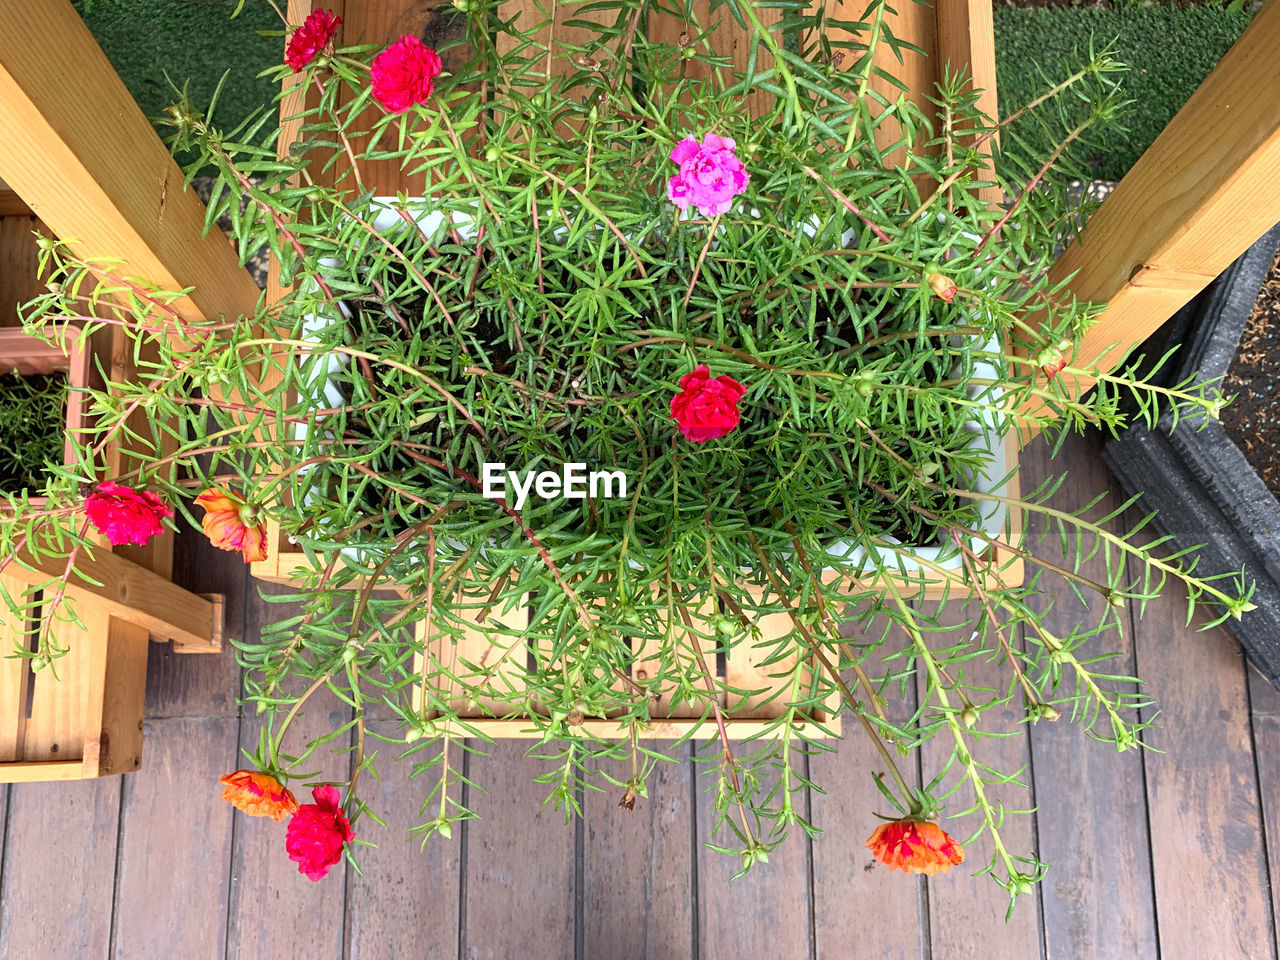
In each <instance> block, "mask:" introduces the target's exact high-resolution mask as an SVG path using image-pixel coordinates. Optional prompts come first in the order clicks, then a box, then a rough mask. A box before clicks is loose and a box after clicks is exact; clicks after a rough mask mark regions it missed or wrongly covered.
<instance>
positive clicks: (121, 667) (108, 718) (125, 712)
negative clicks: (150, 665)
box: [81, 617, 150, 777]
mask: <svg viewBox="0 0 1280 960" xmlns="http://www.w3.org/2000/svg"><path fill="white" fill-rule="evenodd" d="M149 640H150V637H149V636H148V635H147V631H146V630H144V629H143V628H141V627H136V626H134V625H133V624H131V623H128V622H127V621H124V620H119V619H117V618H115V617H112V618H111V626H110V629H109V632H108V635H107V643H108V647H107V677H106V682H105V684H104V690H103V696H102V705H101V709H102V719H101V734H100V743H99V760H98V775H99V776H103V777H106V776H110V775H112V774H117V773H125V772H126V771H129V770H137V769H138V767H139V766H140V765H141V763H142V711H143V704H144V703H145V701H146V687H147V654H148V652H149V647H150V643H149ZM81 642H83V640H81ZM90 716H92V714H90ZM93 737H94V731H93V729H92V728H91V729H90V730H89V731H88V732H87V739H88V741H89V743H90V744H91V743H92V741H93Z"/></svg>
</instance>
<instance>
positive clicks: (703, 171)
mask: <svg viewBox="0 0 1280 960" xmlns="http://www.w3.org/2000/svg"><path fill="white" fill-rule="evenodd" d="M736 146H737V144H736V143H734V142H733V140H732V139H731V138H729V137H719V136H716V135H715V134H714V133H708V134H707V135H706V136H705V137H703V138H702V146H698V141H697V140H695V139H694V138H693V137H685V138H684V139H683V140H681V141H680V142H679V143H677V144H676V146H675V149H674V150H672V151H671V159H672V160H674V161H675V162H676V163H678V164H679V165H680V172H679V173H678V174H676V175H675V176H674V177H672V178H671V179H670V180H669V181H667V197H668V198H669V199H670V200H671V202H672V203H674V204H675V205H676V206H677V207H679V208H680V209H681V210H688V209H689V207H690V205H693V206H695V207H697V208H698V210H699V212H700V213H701V214H702V215H703V216H704V217H714V216H716V215H717V214H721V213H728V212H729V206H730V204H731V202H732V201H733V198H734V197H736V196H737V195H738V194H740V193H742V192H743V191H744V190H746V189H747V181H748V180H750V179H751V177H750V175H749V174H748V173H747V171H746V169H745V168H744V167H743V166H742V161H741V160H739V159H738V158H737V156H736V155H735V154H734V152H733V150H734V147H736Z"/></svg>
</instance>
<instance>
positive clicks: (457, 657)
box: [414, 593, 529, 719]
mask: <svg viewBox="0 0 1280 960" xmlns="http://www.w3.org/2000/svg"><path fill="white" fill-rule="evenodd" d="M477 602H478V601H477V600H475V599H473V598H463V597H462V596H461V593H457V594H455V597H454V607H453V612H454V614H455V616H457V617H458V618H459V619H461V620H462V621H463V624H462V625H461V626H460V627H458V628H457V630H456V632H454V633H448V632H445V628H444V627H442V626H441V624H442V623H444V622H445V621H444V620H443V619H442V618H441V617H440V616H437V618H436V620H435V622H434V623H433V625H432V629H431V634H432V636H431V642H430V646H429V648H428V650H427V652H426V655H427V656H428V657H429V658H430V660H429V663H430V666H429V668H428V669H429V672H430V673H434V672H436V671H437V670H438V669H439V668H441V667H443V668H444V669H445V671H446V672H447V674H448V675H450V676H454V677H456V678H457V682H456V683H450V682H449V681H447V680H444V681H443V682H445V683H446V684H447V685H448V686H449V687H450V688H451V689H453V690H455V691H456V693H457V696H456V697H455V698H454V699H452V700H450V708H451V709H453V710H456V711H457V712H458V713H459V715H460V716H463V717H467V718H469V719H470V718H481V717H493V716H505V715H506V711H507V710H509V707H507V706H506V704H505V702H504V699H502V698H497V697H489V696H483V695H481V696H478V697H476V698H475V699H476V703H475V704H471V703H468V702H467V701H468V696H467V694H466V693H465V690H466V688H467V686H468V685H473V684H475V683H476V682H478V680H479V678H480V677H482V676H484V675H485V674H486V673H487V672H488V671H489V670H491V669H492V668H493V667H494V665H495V664H498V667H497V669H496V671H494V673H493V674H492V679H491V680H490V682H489V683H488V684H487V685H486V686H487V687H489V688H490V689H494V690H500V691H503V692H504V694H510V693H512V692H515V691H518V690H521V689H523V688H524V687H525V686H526V684H527V676H528V668H529V656H528V647H527V646H524V642H523V640H521V639H520V638H515V637H510V636H505V635H503V634H502V633H500V632H498V630H497V629H496V628H497V627H498V626H503V627H505V628H507V629H511V630H524V629H526V628H527V627H528V625H529V601H528V595H527V594H525V595H523V596H522V597H521V598H520V600H519V601H518V602H517V603H515V604H513V605H512V606H511V607H510V608H509V609H501V608H500V606H497V605H496V606H494V607H493V608H491V609H490V610H489V613H488V615H487V616H486V617H485V619H484V622H483V623H481V624H479V625H477V624H476V620H477V618H478V617H479V615H480V614H481V613H482V612H483V609H482V608H481V607H479V606H476V607H471V604H473V603H477ZM425 626H426V624H425V622H420V623H419V624H417V625H416V628H415V629H416V630H417V635H418V637H419V638H420V639H421V638H422V637H423V636H425V633H424V632H423V631H424V629H425ZM450 626H454V627H456V626H457V625H456V624H452V623H450ZM422 659H423V658H422V655H417V656H415V657H414V666H415V669H416V670H417V671H418V672H419V673H421V671H422V666H423V663H422ZM436 682H437V683H439V682H441V681H440V680H437V681H436ZM422 705H423V700H422V691H421V687H420V685H418V686H415V689H414V708H415V709H417V710H422ZM495 711H501V712H498V713H495Z"/></svg>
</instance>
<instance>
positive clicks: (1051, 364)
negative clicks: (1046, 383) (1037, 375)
mask: <svg viewBox="0 0 1280 960" xmlns="http://www.w3.org/2000/svg"><path fill="white" fill-rule="evenodd" d="M1036 363H1038V364H1039V365H1040V372H1041V373H1043V374H1044V377H1045V379H1046V380H1052V379H1053V378H1054V377H1056V376H1057V375H1058V374H1059V373H1061V372H1062V368H1063V367H1065V366H1066V365H1067V357H1066V354H1064V353H1063V352H1062V350H1061V349H1059V348H1057V347H1046V348H1045V349H1043V350H1041V351H1040V352H1039V353H1038V354H1036Z"/></svg>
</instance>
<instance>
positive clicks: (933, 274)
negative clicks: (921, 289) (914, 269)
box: [924, 264, 960, 303]
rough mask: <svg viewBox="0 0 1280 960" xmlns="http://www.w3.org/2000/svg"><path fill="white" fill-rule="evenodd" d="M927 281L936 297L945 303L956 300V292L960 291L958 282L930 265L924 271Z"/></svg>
mask: <svg viewBox="0 0 1280 960" xmlns="http://www.w3.org/2000/svg"><path fill="white" fill-rule="evenodd" d="M924 276H925V279H926V280H927V281H928V283H929V289H930V290H932V291H933V293H934V295H935V296H936V297H937V298H938V299H939V300H942V301H943V302H944V303H950V302H951V301H952V300H954V299H955V298H956V292H957V291H958V290H959V289H960V288H959V287H957V286H956V282H955V281H954V280H952V279H951V278H950V277H948V276H947V275H946V274H945V273H943V272H942V271H940V270H939V269H938V268H937V267H936V266H934V265H933V264H930V265H929V266H928V267H926V268H925V271H924Z"/></svg>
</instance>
